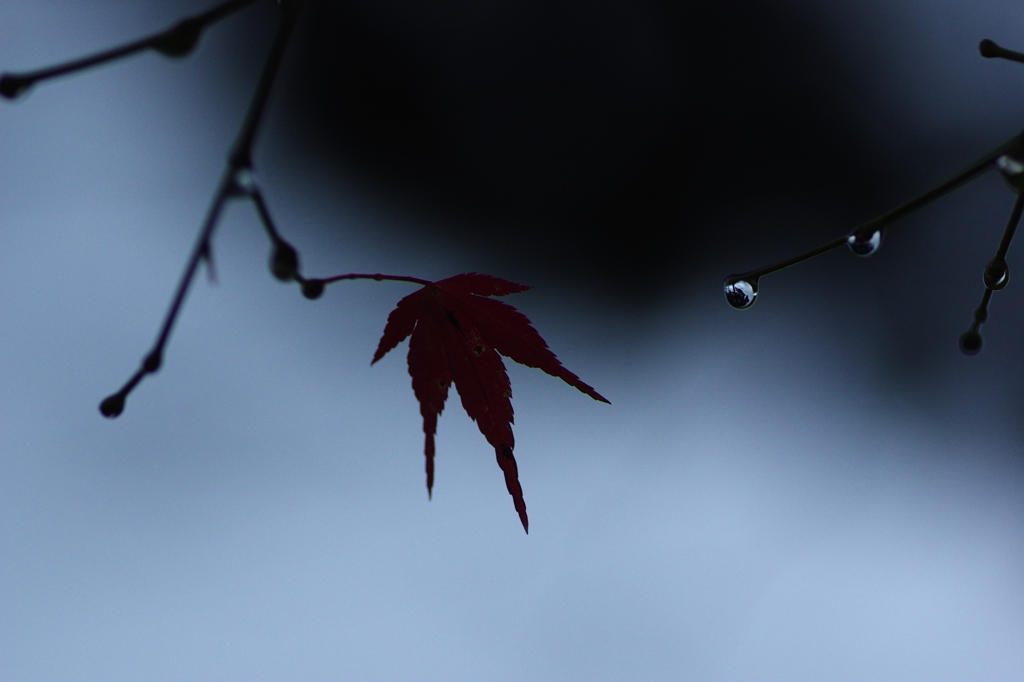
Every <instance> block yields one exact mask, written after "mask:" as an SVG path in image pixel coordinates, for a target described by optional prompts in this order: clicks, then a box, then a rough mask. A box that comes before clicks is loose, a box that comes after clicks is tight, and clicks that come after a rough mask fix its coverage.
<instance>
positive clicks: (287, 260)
mask: <svg viewBox="0 0 1024 682" xmlns="http://www.w3.org/2000/svg"><path fill="white" fill-rule="evenodd" d="M270 271H271V272H272V273H274V277H276V278H278V279H279V280H281V281H282V282H290V281H292V280H293V279H295V275H296V274H298V272H299V254H298V253H297V252H296V251H295V249H294V248H293V247H292V245H291V244H289V243H288V242H286V241H284V240H283V239H282V240H280V241H278V242H277V246H276V247H275V248H274V253H273V255H271V257H270Z"/></svg>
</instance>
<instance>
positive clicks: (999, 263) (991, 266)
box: [960, 193, 1024, 355]
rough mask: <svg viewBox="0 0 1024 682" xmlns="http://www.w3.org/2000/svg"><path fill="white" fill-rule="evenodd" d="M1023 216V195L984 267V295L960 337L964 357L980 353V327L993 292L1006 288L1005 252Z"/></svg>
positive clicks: (1018, 198) (985, 320) (1007, 279)
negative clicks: (992, 254) (997, 245)
mask: <svg viewBox="0 0 1024 682" xmlns="http://www.w3.org/2000/svg"><path fill="white" fill-rule="evenodd" d="M1022 215H1024V194H1021V193H1018V194H1017V201H1016V202H1015V203H1014V204H1013V210H1012V211H1011V212H1010V219H1009V220H1008V221H1007V223H1006V229H1005V230H1003V237H1002V239H1000V240H999V248H998V249H997V250H996V255H995V257H994V258H993V259H992V260H991V261H989V263H988V265H986V266H985V277H984V280H985V293H984V294H982V296H981V303H979V304H978V307H977V308H976V309H975V311H974V320H973V321H972V322H971V328H970V329H968V330H967V331H966V332H964V333H963V334H962V335H961V336H960V350H962V351H963V352H964V353H965V354H966V355H977V354H978V352H979V351H981V332H980V331H979V330H980V329H981V325H983V324H985V322H987V321H988V306H989V303H990V302H991V300H992V294H993V292H996V291H999V290H1001V289H1004V288H1006V285H1007V284H1008V283H1009V281H1010V270H1009V268H1008V267H1007V266H1006V252H1007V251H1008V250H1009V248H1010V242H1011V241H1013V235H1014V233H1015V232H1016V231H1017V226H1018V225H1019V224H1020V219H1021V216H1022Z"/></svg>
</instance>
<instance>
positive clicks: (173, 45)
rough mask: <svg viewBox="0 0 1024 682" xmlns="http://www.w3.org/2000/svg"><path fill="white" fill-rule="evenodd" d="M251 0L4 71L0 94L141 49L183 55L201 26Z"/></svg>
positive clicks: (18, 91) (10, 96)
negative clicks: (40, 65)
mask: <svg viewBox="0 0 1024 682" xmlns="http://www.w3.org/2000/svg"><path fill="white" fill-rule="evenodd" d="M253 2H255V0H228V1H227V2H224V3H221V4H220V5H217V6H216V7H213V8H211V9H209V10H207V11H205V12H203V13H201V14H197V15H195V16H192V17H187V18H185V19H182V20H181V21H179V22H178V23H176V24H175V25H174V26H171V27H170V28H168V29H166V30H164V31H161V32H160V33H154V34H153V35H151V36H148V37H146V38H140V39H138V40H134V41H132V42H130V43H125V44H124V45H119V46H117V47H113V48H110V49H109V50H103V51H101V52H97V53H95V54H91V55H88V56H86V57H81V58H79V59H74V60H71V61H69V62H64V63H63V64H57V65H56V66H51V67H48V68H45V69H38V70H36V71H28V72H26V73H5V74H3V75H2V76H0V95H2V96H4V97H6V98H8V99H14V98H16V97H19V96H20V95H23V94H24V93H25V92H26V91H27V90H28V89H29V88H31V87H32V86H33V85H35V84H36V83H38V82H40V81H44V80H49V79H51V78H56V77H58V76H64V75H66V74H69V73H74V72H76V71H82V70H84V69H88V68H91V67H93V66H99V65H100V64H104V63H106V62H110V61H114V60H116V59H122V58H124V57H128V56H130V55H133V54H135V53H137V52H142V51H143V50H149V49H152V50H156V51H157V52H160V53H161V54H164V55H166V56H168V57H183V56H185V55H186V54H188V53H189V52H191V51H192V48H194V47H195V45H196V43H198V42H199V37H200V35H201V34H202V32H203V29H205V28H206V27H207V26H209V25H210V24H213V23H215V22H217V21H220V20H221V19H223V18H224V17H226V16H228V15H230V14H232V13H234V12H237V11H238V10H240V9H242V8H243V7H245V6H246V5H250V4H252V3H253Z"/></svg>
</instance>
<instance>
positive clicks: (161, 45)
mask: <svg viewBox="0 0 1024 682" xmlns="http://www.w3.org/2000/svg"><path fill="white" fill-rule="evenodd" d="M202 32H203V23H202V22H201V21H198V20H196V19H185V20H184V21H182V22H181V23H179V24H178V25H177V26H175V27H174V28H172V29H171V30H169V31H167V32H166V33H164V34H163V35H161V36H159V37H158V38H157V39H156V40H154V41H153V49H154V50H156V51H157V52H159V53H160V54H162V55H165V56H167V57H184V56H185V55H187V54H188V53H189V52H191V51H192V49H193V48H195V46H196V43H198V42H199V36H200V35H201V34H202Z"/></svg>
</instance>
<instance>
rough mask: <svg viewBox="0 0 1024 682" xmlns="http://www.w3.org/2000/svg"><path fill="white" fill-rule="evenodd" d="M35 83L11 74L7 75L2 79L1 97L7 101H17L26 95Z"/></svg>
mask: <svg viewBox="0 0 1024 682" xmlns="http://www.w3.org/2000/svg"><path fill="white" fill-rule="evenodd" d="M33 82H34V81H32V80H30V79H28V78H22V77H21V76H15V75H14V74H11V73H5V74H4V75H3V76H2V77H0V95H3V96H4V97H6V98H7V99H15V98H16V97H21V96H22V95H23V94H25V91H27V90H28V89H29V88H30V87H32V83H33Z"/></svg>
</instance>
